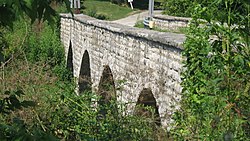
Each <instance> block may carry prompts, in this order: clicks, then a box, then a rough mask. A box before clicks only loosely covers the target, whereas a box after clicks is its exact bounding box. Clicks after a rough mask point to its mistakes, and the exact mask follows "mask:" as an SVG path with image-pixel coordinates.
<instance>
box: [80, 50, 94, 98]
mask: <svg viewBox="0 0 250 141" xmlns="http://www.w3.org/2000/svg"><path fill="white" fill-rule="evenodd" d="M91 84H92V83H91V75H90V63H89V53H88V51H87V50H85V52H84V54H83V57H82V63H81V69H80V75H79V81H78V85H79V93H80V94H81V93H83V92H84V91H88V92H89V91H91Z"/></svg>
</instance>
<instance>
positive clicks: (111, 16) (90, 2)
mask: <svg viewBox="0 0 250 141" xmlns="http://www.w3.org/2000/svg"><path fill="white" fill-rule="evenodd" d="M83 5H84V6H85V9H83V10H82V12H83V13H84V14H86V15H94V16H93V17H96V16H97V17H98V16H99V17H100V18H101V19H103V17H105V19H106V20H117V19H121V18H124V17H126V16H128V15H129V14H130V13H131V12H133V10H132V9H131V8H130V7H125V6H120V5H117V4H113V3H110V2H108V1H98V0H86V1H84V2H83Z"/></svg>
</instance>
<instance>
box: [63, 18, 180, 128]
mask: <svg viewBox="0 0 250 141" xmlns="http://www.w3.org/2000/svg"><path fill="white" fill-rule="evenodd" d="M61 40H62V42H63V44H64V46H65V51H66V57H67V54H68V50H69V44H70V42H71V43H72V50H73V69H74V76H75V77H79V74H80V69H81V64H82V56H83V54H84V52H85V51H87V52H88V54H89V62H90V69H91V82H92V88H93V90H95V91H97V90H98V85H99V82H100V78H101V75H102V72H103V69H104V67H103V66H106V65H108V66H109V67H110V69H111V72H112V75H113V78H114V83H115V87H116V88H118V87H122V88H121V89H119V90H117V91H116V95H117V99H118V101H122V102H125V103H131V104H130V107H131V111H132V110H133V108H134V106H135V103H136V101H137V99H138V97H139V94H140V92H141V91H142V90H143V89H144V88H149V89H151V91H152V93H153V95H154V97H155V99H156V103H157V107H158V110H159V114H160V117H161V123H162V125H163V126H167V125H168V124H169V123H170V116H171V115H172V113H173V111H174V110H176V109H177V108H178V102H179V101H180V98H181V95H180V94H181V90H182V88H181V86H180V83H181V78H180V73H181V70H182V64H181V62H182V60H183V58H182V57H181V51H182V43H183V41H184V40H185V37H184V35H180V34H174V33H163V32H156V31H150V30H146V29H139V28H133V27H126V26H123V25H120V24H115V23H112V22H108V21H100V20H97V19H94V18H91V17H88V16H85V15H76V16H74V17H71V16H70V15H68V14H62V15H61ZM121 80H124V83H123V84H120V82H121Z"/></svg>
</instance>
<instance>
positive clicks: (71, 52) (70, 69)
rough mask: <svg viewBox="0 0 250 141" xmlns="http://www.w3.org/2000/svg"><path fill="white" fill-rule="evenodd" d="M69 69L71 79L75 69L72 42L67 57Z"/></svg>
mask: <svg viewBox="0 0 250 141" xmlns="http://www.w3.org/2000/svg"><path fill="white" fill-rule="evenodd" d="M66 63H67V64H66V65H67V66H66V67H67V69H68V70H69V71H70V73H71V74H70V75H71V77H73V73H74V69H73V50H72V43H71V41H70V43H69V48H68V55H67V62H66Z"/></svg>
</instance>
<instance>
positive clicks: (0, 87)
mask: <svg viewBox="0 0 250 141" xmlns="http://www.w3.org/2000/svg"><path fill="white" fill-rule="evenodd" d="M16 22H17V23H14V26H13V29H14V31H16V32H12V31H9V30H7V31H6V33H8V34H5V35H6V36H8V40H7V43H8V45H9V47H8V48H7V49H6V50H5V52H9V55H10V56H11V57H12V58H13V59H12V60H11V61H10V62H9V63H8V64H7V65H5V67H4V68H1V70H0V74H1V77H2V76H3V78H1V79H0V82H1V83H0V97H1V98H0V100H1V102H0V103H1V108H0V109H2V108H3V109H4V110H1V111H10V110H11V112H8V113H7V112H5V113H6V114H4V113H3V112H0V134H1V136H0V140H58V139H60V140H90V141H91V140H154V138H155V135H154V134H153V133H154V129H155V128H152V125H153V124H154V122H152V121H149V120H148V118H145V117H140V116H135V115H124V114H123V113H125V112H124V111H125V110H126V108H121V109H119V110H118V111H119V113H118V111H117V112H115V114H114V112H111V111H114V109H113V108H114V107H116V108H117V107H126V105H124V104H118V103H115V101H112V102H110V103H109V104H108V105H102V106H100V105H97V103H98V102H97V101H99V98H100V97H97V96H96V94H93V93H90V92H89V93H83V94H81V95H80V96H77V95H76V94H75V88H76V87H75V83H74V82H70V81H68V80H69V79H72V78H70V75H69V72H68V70H66V67H65V61H64V50H63V47H62V45H61V43H60V40H59V36H58V30H57V29H54V30H52V29H51V27H50V26H48V25H47V24H46V23H44V24H41V23H39V22H35V24H34V25H35V27H32V29H31V28H27V26H26V24H27V23H26V22H25V21H16ZM27 25H28V24H27ZM26 29H27V30H26ZM25 35H27V37H26V36H25ZM17 38H18V39H19V38H20V42H15V39H17ZM22 43H23V44H22ZM20 44H21V45H20ZM16 54H19V56H16ZM19 88H21V90H22V91H16V90H18V89H19ZM4 93H6V94H10V95H9V96H8V95H7V96H5V95H4ZM19 95H20V96H21V97H19ZM34 103H35V105H34ZM2 105H4V106H2ZM28 105H30V106H32V107H27V106H28ZM111 105H117V106H111ZM9 107H10V108H9ZM103 108H105V110H107V113H106V115H105V116H103V115H102V114H100V113H101V112H100V111H101V110H102V109H103ZM12 109H13V110H12Z"/></svg>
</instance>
